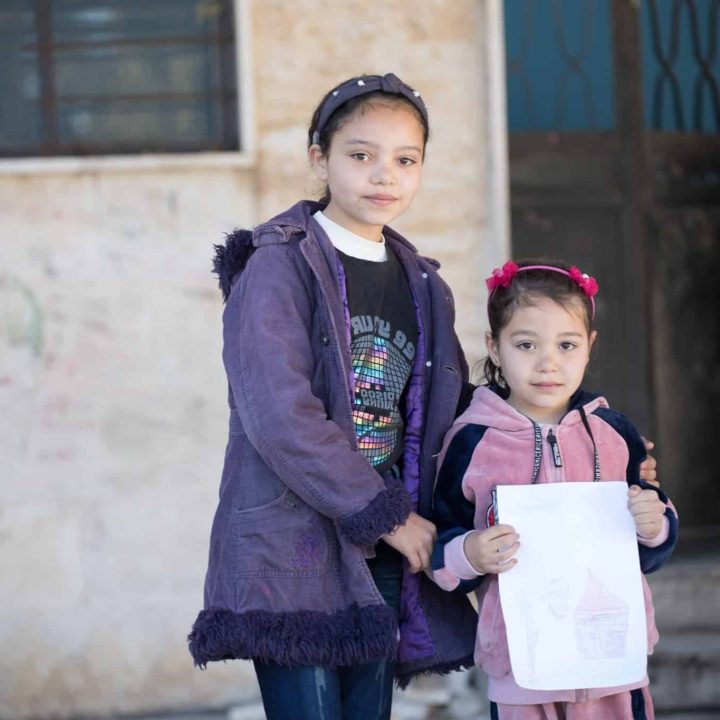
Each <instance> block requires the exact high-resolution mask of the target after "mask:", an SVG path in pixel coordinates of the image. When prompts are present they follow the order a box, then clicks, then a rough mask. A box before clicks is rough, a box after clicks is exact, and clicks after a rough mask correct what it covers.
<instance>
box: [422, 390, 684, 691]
mask: <svg viewBox="0 0 720 720" xmlns="http://www.w3.org/2000/svg"><path fill="white" fill-rule="evenodd" d="M580 398H581V399H580V404H579V405H578V406H576V407H575V408H574V409H571V410H570V411H569V412H568V413H567V414H566V415H565V416H564V417H563V418H562V420H561V421H560V422H559V423H558V424H557V425H542V426H541V425H537V424H536V423H534V422H533V421H532V420H531V419H529V418H528V417H526V416H525V415H523V414H522V413H520V412H518V411H517V410H515V409H514V408H513V407H512V406H511V405H509V404H508V403H507V402H506V401H505V400H503V399H502V398H501V397H500V396H499V395H497V394H496V393H495V392H493V391H492V390H490V389H489V388H486V387H480V388H478V389H477V390H476V391H475V393H474V395H473V399H472V402H471V404H470V406H469V407H468V409H467V410H466V411H465V412H464V413H463V414H462V415H461V416H460V417H459V418H458V419H457V420H456V421H455V423H454V424H453V426H452V428H451V429H450V431H449V432H448V434H447V436H446V438H445V442H444V444H443V448H442V451H441V453H440V457H439V459H438V468H440V470H439V473H438V482H437V483H436V491H435V504H436V506H439V505H440V504H442V507H443V508H444V509H445V510H444V512H445V513H446V516H445V517H444V518H443V521H442V522H438V528H439V531H440V536H439V541H438V542H439V545H442V544H443V535H444V534H443V528H444V529H445V530H449V532H448V533H447V535H445V537H450V538H451V539H449V540H448V541H447V542H446V544H444V549H443V548H436V554H437V550H441V551H443V552H442V554H441V555H440V560H441V562H434V569H433V571H432V572H429V574H430V575H431V577H432V578H433V580H434V581H435V582H436V583H437V584H438V585H439V586H440V587H442V588H443V589H445V590H449V591H452V590H455V589H458V587H459V586H460V585H461V582H462V581H464V580H473V579H477V578H478V577H479V575H481V573H479V572H478V571H477V570H475V568H474V567H473V566H472V565H471V564H470V562H469V560H468V559H467V557H466V556H465V552H464V541H465V537H466V536H467V534H468V532H462V533H461V534H460V530H459V528H461V527H464V528H465V529H466V530H469V531H470V532H472V529H470V528H469V527H468V521H467V517H468V515H469V513H472V514H473V516H474V517H473V524H472V527H474V528H475V529H477V530H483V529H485V528H487V527H489V526H490V525H493V524H494V519H493V518H494V514H493V503H492V491H493V490H494V489H495V488H496V486H497V485H516V484H517V485H524V484H529V483H531V482H532V479H533V477H534V476H535V482H537V483H551V482H572V481H580V480H585V481H589V480H592V479H593V474H594V469H595V462H594V451H593V439H594V442H595V445H596V447H597V454H598V459H599V468H600V480H601V481H609V480H620V479H623V478H626V477H627V476H628V465H629V461H630V455H631V452H630V449H629V446H630V444H634V447H635V448H636V449H637V447H638V443H640V446H641V445H642V441H641V440H640V436H639V434H637V431H636V430H635V429H634V428H633V427H632V426H631V425H630V424H629V423H628V421H627V419H626V418H624V416H622V415H620V413H616V412H614V411H612V410H610V409H609V408H608V404H607V402H606V400H605V399H604V398H602V397H596V396H590V395H586V394H583V395H581V396H580ZM584 400H588V401H587V402H584V403H583V401H584ZM581 408H582V410H584V413H585V417H586V419H587V422H588V425H589V428H590V432H588V429H587V428H586V427H585V425H584V423H583V419H582V415H581ZM461 433H463V435H461ZM590 433H592V436H591V434H590ZM633 433H634V435H633ZM548 435H550V436H551V440H550V441H548ZM553 436H554V437H553ZM468 438H470V439H468ZM453 440H456V442H455V443H454V442H453ZM551 442H552V443H553V444H555V445H556V448H557V449H556V452H555V453H553V448H552V445H551ZM558 453H559V458H560V459H559V461H558V455H557V454H558ZM461 455H462V456H463V459H461V460H459V456H461ZM538 456H539V458H538ZM538 459H539V467H538ZM558 462H559V464H558ZM636 464H637V463H636ZM439 494H442V497H440V495H439ZM658 494H660V493H658ZM448 498H449V499H448ZM453 498H454V499H453ZM459 505H465V506H466V507H465V509H464V510H462V509H458V519H457V523H456V525H457V527H455V528H453V527H452V525H453V519H452V517H451V518H450V520H449V522H448V517H447V513H450V515H451V516H452V513H453V508H459ZM471 506H472V508H473V509H470V508H471ZM667 507H668V508H671V512H672V513H673V514H674V508H672V505H671V504H670V503H669V501H668V502H667ZM448 508H449V509H448ZM463 512H464V515H465V519H462V517H461V516H462V515H463ZM436 522H437V520H436ZM669 532H670V530H669V523H668V518H667V514H666V519H665V523H664V527H663V531H662V532H661V533H660V535H659V536H658V537H656V538H654V539H652V540H646V539H643V538H638V540H639V542H640V543H641V544H642V545H645V546H646V547H652V548H654V547H658V546H660V545H662V544H663V543H666V541H667V540H668V534H669ZM642 580H643V592H644V597H645V611H646V617H647V644H648V653H649V654H650V653H652V650H653V648H654V647H655V644H656V643H657V641H658V632H657V628H656V627H655V612H654V609H653V605H652V597H651V593H650V588H649V587H648V584H647V582H646V580H645V577H643V579H642ZM476 596H477V600H478V612H479V619H478V629H477V637H476V642H475V662H476V663H477V664H478V665H480V666H481V667H482V668H483V669H484V670H485V671H486V672H487V673H488V675H489V678H490V681H489V687H488V695H489V698H490V699H491V700H493V701H495V702H499V703H503V704H512V705H516V704H517V705H525V704H540V703H550V702H582V701H587V700H591V699H595V698H599V697H604V696H606V695H611V694H615V693H619V692H623V691H626V690H632V689H635V688H639V687H644V686H646V685H647V684H648V679H647V677H645V678H643V679H642V680H640V681H638V682H636V683H634V684H632V685H627V686H623V687H611V688H593V689H569V690H563V691H537V690H529V689H526V688H521V687H520V686H518V685H517V684H516V683H515V680H514V678H513V676H512V671H511V668H510V656H509V652H508V643H507V637H506V631H505V620H504V618H503V612H502V607H501V604H500V597H499V592H498V578H497V575H495V574H493V575H488V576H487V577H485V578H484V580H483V581H482V583H481V585H480V587H479V588H478V589H477V591H476Z"/></svg>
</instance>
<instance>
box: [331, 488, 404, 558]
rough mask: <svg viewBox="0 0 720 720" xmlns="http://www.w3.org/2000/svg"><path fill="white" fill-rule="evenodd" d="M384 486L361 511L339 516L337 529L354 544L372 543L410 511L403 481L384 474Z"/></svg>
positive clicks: (400, 523) (401, 521) (390, 529)
mask: <svg viewBox="0 0 720 720" xmlns="http://www.w3.org/2000/svg"><path fill="white" fill-rule="evenodd" d="M385 487H386V490H383V491H382V492H379V493H378V494H377V495H376V496H375V497H374V498H373V499H372V500H371V501H370V502H369V503H368V504H367V505H366V506H365V507H364V508H363V509H362V510H361V511H360V512H358V513H355V514H354V515H348V516H347V517H344V518H341V519H340V520H339V522H338V526H339V527H340V530H341V531H342V532H343V533H344V535H345V537H347V539H348V540H350V542H352V543H354V544H355V545H374V544H375V543H376V542H377V541H378V539H379V538H380V536H381V535H384V534H385V533H389V532H391V531H392V530H393V529H394V528H396V527H397V526H398V525H402V524H403V523H404V522H405V521H406V520H407V518H408V515H410V512H411V510H412V501H411V500H410V495H409V494H408V491H407V490H406V489H405V487H404V486H403V484H402V482H401V481H400V480H397V479H395V478H386V479H385Z"/></svg>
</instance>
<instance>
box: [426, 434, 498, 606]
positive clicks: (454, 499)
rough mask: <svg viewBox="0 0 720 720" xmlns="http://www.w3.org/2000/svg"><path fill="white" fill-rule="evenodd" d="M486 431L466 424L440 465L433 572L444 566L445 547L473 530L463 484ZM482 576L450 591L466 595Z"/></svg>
mask: <svg viewBox="0 0 720 720" xmlns="http://www.w3.org/2000/svg"><path fill="white" fill-rule="evenodd" d="M486 430H487V427H486V426H484V425H466V426H465V427H464V428H463V429H462V430H460V431H459V432H458V433H457V434H456V435H455V437H453V439H452V441H451V442H450V445H449V446H448V449H447V452H446V453H445V458H444V460H443V463H442V465H441V466H440V471H439V473H438V478H437V482H436V484H435V492H434V495H433V514H432V521H433V522H434V523H435V525H436V526H437V530H438V538H437V540H436V542H435V547H434V548H433V555H432V569H433V570H439V569H440V568H442V567H444V566H445V545H447V543H449V542H450V541H451V540H452V539H453V538H456V537H458V536H459V535H464V534H465V533H466V532H468V531H469V530H473V529H474V528H475V506H474V505H473V504H472V503H471V502H470V501H469V500H468V499H467V498H466V497H465V495H464V493H463V490H462V481H463V477H464V476H465V472H466V470H467V468H468V465H469V464H470V459H471V458H472V456H473V452H474V451H475V448H476V446H477V444H478V443H479V442H480V441H481V440H482V438H483V435H485V431H486ZM483 577H484V576H483V575H481V576H479V577H478V578H476V579H473V580H461V581H460V585H458V587H457V588H455V590H453V592H454V593H461V594H467V593H469V592H471V591H472V590H474V589H475V588H477V587H478V586H479V585H480V583H481V582H482V580H483Z"/></svg>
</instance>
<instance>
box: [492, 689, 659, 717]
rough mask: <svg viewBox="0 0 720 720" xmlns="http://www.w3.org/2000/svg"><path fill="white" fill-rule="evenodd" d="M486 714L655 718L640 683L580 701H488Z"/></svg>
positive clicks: (495, 715)
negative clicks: (527, 702)
mask: <svg viewBox="0 0 720 720" xmlns="http://www.w3.org/2000/svg"><path fill="white" fill-rule="evenodd" d="M493 706H494V707H493ZM490 717H491V718H493V720H655V711H654V709H653V703H652V698H651V697H650V693H649V691H648V688H647V687H644V688H641V689H640V690H632V691H629V692H623V693H618V694H617V695H608V696H606V697H603V698H599V699H597V700H589V701H588V702H582V703H568V702H559V703H548V704H546V705H500V704H499V703H491V713H490Z"/></svg>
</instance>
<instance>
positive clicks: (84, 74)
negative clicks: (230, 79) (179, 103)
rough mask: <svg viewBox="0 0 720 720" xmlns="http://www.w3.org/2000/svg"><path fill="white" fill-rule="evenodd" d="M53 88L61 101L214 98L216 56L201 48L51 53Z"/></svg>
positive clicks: (217, 76)
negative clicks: (74, 98) (81, 98)
mask: <svg viewBox="0 0 720 720" xmlns="http://www.w3.org/2000/svg"><path fill="white" fill-rule="evenodd" d="M55 87H56V92H57V95H58V97H59V98H62V97H65V96H88V95H90V96H94V97H97V96H114V95H155V94H159V93H205V92H207V93H217V92H220V91H221V89H222V83H221V78H220V72H219V68H218V62H217V51H216V50H215V49H214V48H212V47H208V46H203V45H160V46H155V47H153V46H140V47H130V46H124V47H92V48H88V49H87V50H83V49H71V50H66V51H62V50H58V51H57V52H56V53H55Z"/></svg>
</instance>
